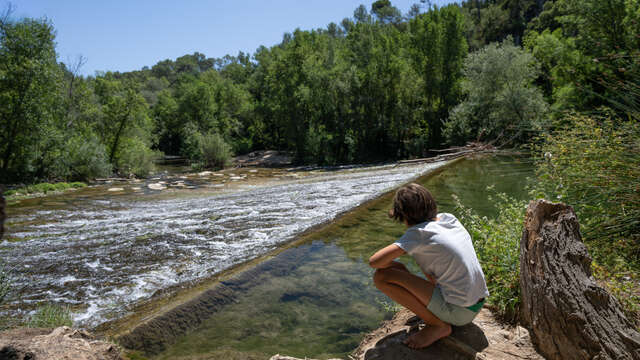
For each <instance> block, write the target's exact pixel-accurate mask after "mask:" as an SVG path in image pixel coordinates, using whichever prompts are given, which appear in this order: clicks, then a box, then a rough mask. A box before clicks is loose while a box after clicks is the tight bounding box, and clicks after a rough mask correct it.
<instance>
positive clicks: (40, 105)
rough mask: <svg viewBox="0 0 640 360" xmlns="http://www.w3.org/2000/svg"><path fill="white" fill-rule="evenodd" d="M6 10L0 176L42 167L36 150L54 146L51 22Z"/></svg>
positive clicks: (0, 62) (0, 68) (1, 41)
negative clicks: (17, 17) (12, 16)
mask: <svg viewBox="0 0 640 360" xmlns="http://www.w3.org/2000/svg"><path fill="white" fill-rule="evenodd" d="M8 15H9V14H7V15H6V16H5V17H4V18H2V19H0V128H2V129H3V130H2V131H0V169H2V171H1V172H2V175H0V177H2V180H5V181H7V180H16V179H21V178H24V177H27V176H33V175H35V173H37V172H40V173H42V172H43V171H39V170H42V169H43V168H44V167H45V166H46V164H44V159H45V158H44V157H43V156H40V155H42V154H43V152H48V151H49V150H50V149H51V148H52V147H56V146H57V140H58V134H57V131H56V124H55V121H56V117H55V115H56V114H57V112H58V106H59V104H60V98H59V96H58V94H59V92H58V89H57V83H58V81H59V80H60V68H59V67H58V66H57V63H56V53H55V43H54V37H55V35H54V30H53V26H52V25H51V23H50V22H49V21H47V20H35V19H22V20H19V21H13V20H11V19H10V18H9V16H8ZM48 135H53V137H51V138H49V139H46V136H48ZM41 175H43V174H41Z"/></svg>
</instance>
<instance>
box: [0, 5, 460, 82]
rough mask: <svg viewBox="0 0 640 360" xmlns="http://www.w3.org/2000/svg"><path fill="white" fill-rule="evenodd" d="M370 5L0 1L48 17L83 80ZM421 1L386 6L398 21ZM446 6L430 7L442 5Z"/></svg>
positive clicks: (229, 46) (225, 49)
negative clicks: (395, 10) (79, 66)
mask: <svg viewBox="0 0 640 360" xmlns="http://www.w3.org/2000/svg"><path fill="white" fill-rule="evenodd" d="M373 1H374V0H271V1H265V0H261V1H260V0H197V1H196V0H12V1H6V0H0V4H2V8H3V9H4V8H6V6H7V4H8V3H9V2H10V3H11V5H13V7H14V8H15V10H14V13H13V17H14V18H22V17H31V18H42V17H46V18H47V19H49V20H50V21H51V22H52V23H53V26H54V28H55V29H56V34H57V36H56V43H57V47H56V49H57V52H58V61H61V62H64V63H72V62H73V61H74V60H75V59H76V58H77V57H78V56H79V55H82V56H83V57H85V58H86V59H87V61H86V63H85V64H84V66H83V67H82V69H80V72H81V73H82V74H84V75H94V74H95V72H96V71H120V72H124V71H131V70H139V69H141V68H142V67H143V66H149V67H151V66H153V65H154V64H156V63H157V62H158V61H161V60H164V59H172V60H175V59H176V58H178V57H180V56H182V55H185V54H192V53H194V52H196V51H197V52H200V53H203V54H205V55H206V56H207V57H214V58H217V57H222V56H224V55H227V54H230V55H237V54H238V52H239V51H243V52H245V53H251V54H253V53H254V52H255V50H256V49H257V48H258V47H259V46H260V45H264V46H267V47H270V46H272V45H275V44H277V43H279V42H280V41H281V40H282V35H283V34H284V33H285V32H292V31H293V30H295V29H296V28H300V29H303V30H310V29H317V28H325V27H326V26H327V25H328V24H329V23H330V22H335V23H337V24H339V23H340V21H342V19H343V18H345V17H353V11H354V10H355V9H356V7H358V6H359V5H360V4H363V5H365V6H366V7H367V9H371V3H372V2H373ZM417 2H419V0H391V3H392V4H393V5H394V6H396V7H397V8H398V9H400V11H401V12H402V13H403V14H406V13H407V11H408V10H409V8H410V7H411V5H412V4H414V3H417ZM450 2H453V1H452V0H436V1H432V3H433V4H437V5H443V4H446V3H450Z"/></svg>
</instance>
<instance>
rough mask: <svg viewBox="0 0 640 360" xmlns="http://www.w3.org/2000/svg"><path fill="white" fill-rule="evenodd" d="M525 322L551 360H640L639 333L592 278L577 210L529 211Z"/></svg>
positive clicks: (535, 205)
mask: <svg viewBox="0 0 640 360" xmlns="http://www.w3.org/2000/svg"><path fill="white" fill-rule="evenodd" d="M520 289H521V292H522V308H521V310H522V311H521V313H522V319H523V322H524V323H525V325H526V326H527V327H529V328H530V329H531V337H532V340H533V342H534V344H536V346H537V347H538V349H539V350H540V353H542V354H543V355H544V356H545V357H547V358H548V359H598V360H605V359H635V360H639V359H640V333H639V332H638V331H637V330H636V329H635V328H634V326H633V325H632V324H631V322H630V321H629V320H628V319H627V318H626V317H625V315H624V313H623V312H622V307H621V306H620V304H619V303H618V302H617V301H616V299H615V298H614V297H613V296H611V295H610V294H609V293H607V291H606V290H604V289H603V288H601V287H599V286H598V285H597V283H596V282H595V280H594V279H593V277H592V276H591V257H589V254H588V252H587V247H586V246H585V245H584V243H583V242H582V237H581V235H580V225H579V224H578V219H577V217H576V214H575V212H574V211H573V208H571V207H570V206H567V205H565V204H561V203H559V204H554V203H551V202H548V201H545V200H538V201H532V202H531V203H529V207H528V208H527V215H526V219H525V229H524V231H523V234H522V240H521V241H520Z"/></svg>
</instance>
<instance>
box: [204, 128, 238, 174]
mask: <svg viewBox="0 0 640 360" xmlns="http://www.w3.org/2000/svg"><path fill="white" fill-rule="evenodd" d="M199 145H200V154H201V155H200V156H201V160H202V162H203V163H204V166H205V167H206V168H224V167H225V166H227V165H228V164H229V163H230V161H231V156H232V154H231V146H229V144H227V143H226V142H225V141H224V139H223V138H222V136H220V135H219V134H216V133H209V134H207V135H205V136H202V137H201V139H200V143H199Z"/></svg>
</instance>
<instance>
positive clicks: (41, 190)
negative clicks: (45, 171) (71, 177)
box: [4, 182, 87, 200]
mask: <svg viewBox="0 0 640 360" xmlns="http://www.w3.org/2000/svg"><path fill="white" fill-rule="evenodd" d="M86 186H87V184H85V183H82V182H71V183H67V182H59V183H55V184H50V183H40V184H34V185H27V186H23V187H20V188H17V189H12V190H7V191H5V192H4V196H6V197H7V200H11V199H13V198H17V197H22V196H29V195H33V194H47V193H50V192H60V191H65V190H69V189H79V188H83V187H86Z"/></svg>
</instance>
